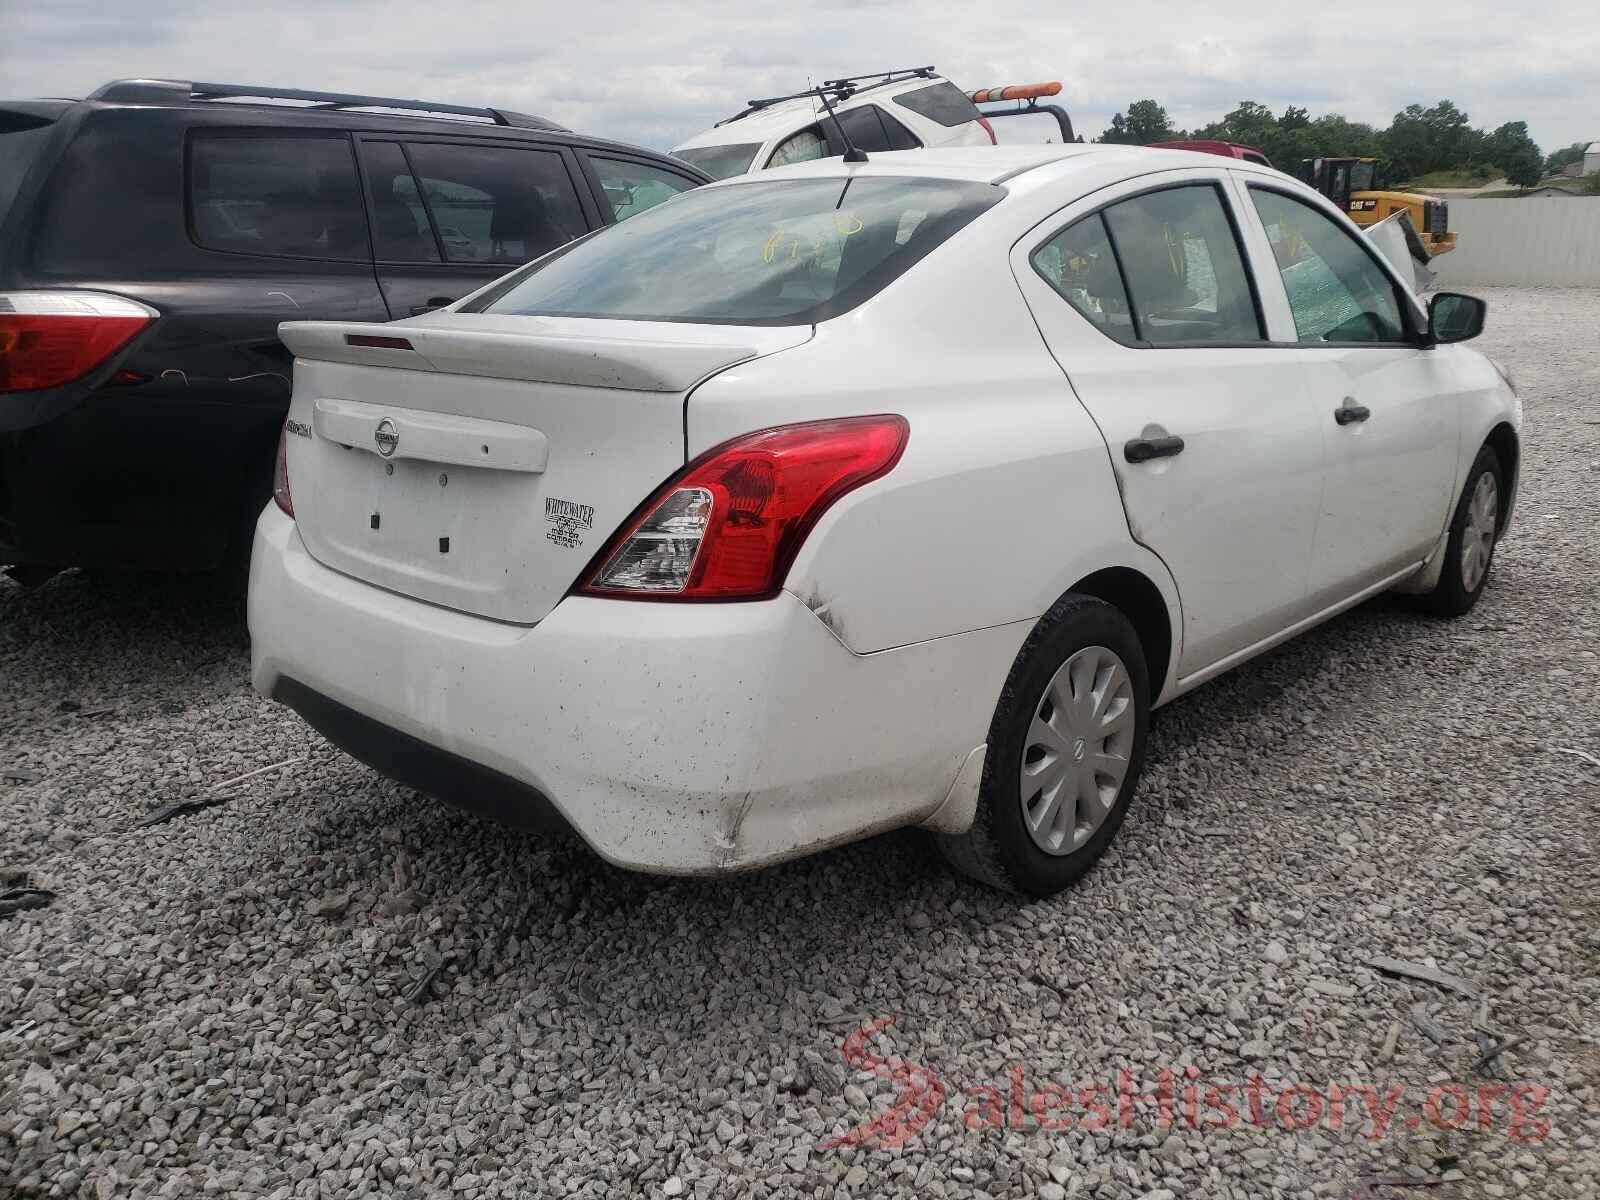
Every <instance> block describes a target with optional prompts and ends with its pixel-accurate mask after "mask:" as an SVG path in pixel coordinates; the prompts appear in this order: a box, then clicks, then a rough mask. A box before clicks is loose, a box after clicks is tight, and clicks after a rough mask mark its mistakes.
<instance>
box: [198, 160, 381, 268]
mask: <svg viewBox="0 0 1600 1200" xmlns="http://www.w3.org/2000/svg"><path fill="white" fill-rule="evenodd" d="M189 220H190V228H191V229H192V230H193V233H194V239H195V241H196V242H197V243H199V244H200V245H202V246H205V247H207V248H208V249H211V250H231V251H234V252H236V253H243V254H272V255H283V256H286V257H293V258H322V259H336V260H338V261H341V262H352V261H362V262H365V261H368V259H369V251H368V249H367V223H366V220H365V218H364V217H363V216H362V212H361V188H360V186H359V185H358V184H357V182H356V161H355V155H354V154H353V153H352V152H351V149H350V140H349V139H348V138H345V137H248V136H240V135H237V134H232V135H228V134H212V133H199V134H196V135H195V137H194V140H193V141H192V142H191V143H190V147H189Z"/></svg>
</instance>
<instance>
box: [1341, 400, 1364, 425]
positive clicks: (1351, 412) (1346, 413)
mask: <svg viewBox="0 0 1600 1200" xmlns="http://www.w3.org/2000/svg"><path fill="white" fill-rule="evenodd" d="M1371 415H1372V410H1371V409H1370V408H1368V407H1367V406H1366V405H1364V404H1352V403H1350V401H1348V400H1346V401H1345V402H1344V403H1343V404H1341V405H1340V406H1339V407H1338V408H1336V409H1334V410H1333V419H1334V420H1335V421H1337V422H1338V423H1339V424H1340V425H1354V424H1355V423H1356V422H1358V421H1365V420H1366V419H1367V418H1368V417H1370V416H1371Z"/></svg>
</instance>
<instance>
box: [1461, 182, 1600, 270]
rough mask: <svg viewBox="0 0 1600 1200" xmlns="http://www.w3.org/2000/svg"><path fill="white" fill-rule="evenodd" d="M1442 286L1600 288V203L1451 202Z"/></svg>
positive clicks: (1544, 199)
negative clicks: (1452, 237) (1452, 234)
mask: <svg viewBox="0 0 1600 1200" xmlns="http://www.w3.org/2000/svg"><path fill="white" fill-rule="evenodd" d="M1450 228H1451V229H1454V230H1455V231H1456V233H1457V235H1458V237H1457V243H1456V248H1455V249H1454V250H1452V251H1451V252H1450V253H1449V254H1445V255H1441V256H1440V257H1439V258H1438V259H1436V260H1435V261H1434V262H1433V263H1431V264H1430V265H1431V266H1432V267H1433V269H1434V270H1435V271H1437V272H1438V274H1439V286H1440V287H1441V288H1448V287H1452V286H1455V285H1458V284H1459V285H1462V286H1469V285H1471V284H1480V285H1483V286H1489V285H1492V284H1501V285H1509V286H1514V287H1600V197H1595V198H1593V199H1591V198H1589V197H1586V196H1530V197H1527V198H1526V199H1520V200H1519V199H1514V198H1509V197H1508V198H1505V199H1499V200H1457V199H1451V200H1450Z"/></svg>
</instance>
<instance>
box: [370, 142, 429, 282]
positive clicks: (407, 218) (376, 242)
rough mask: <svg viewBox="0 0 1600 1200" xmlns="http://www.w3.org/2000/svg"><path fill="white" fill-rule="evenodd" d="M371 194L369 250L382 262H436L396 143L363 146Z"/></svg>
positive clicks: (425, 212) (417, 198)
mask: <svg viewBox="0 0 1600 1200" xmlns="http://www.w3.org/2000/svg"><path fill="white" fill-rule="evenodd" d="M361 162H362V165H363V166H365V167H366V169H367V187H368V188H369V189H370V190H371V192H372V248H373V252H374V253H375V254H376V255H377V257H378V259H379V261H381V262H438V261H439V247H438V245H437V244H436V243H435V242H434V240H433V231H432V229H430V228H429V227H428V210H427V209H426V208H424V207H423V206H422V192H421V191H420V190H419V189H418V187H417V181H416V179H415V177H413V176H412V174H411V168H410V166H408V165H407V163H406V156H405V154H404V153H403V152H402V151H401V149H400V145H399V143H398V142H363V143H362V146H361Z"/></svg>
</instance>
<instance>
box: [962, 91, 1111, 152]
mask: <svg viewBox="0 0 1600 1200" xmlns="http://www.w3.org/2000/svg"><path fill="white" fill-rule="evenodd" d="M1060 94H1061V84H1060V82H1059V81H1057V80H1052V81H1050V82H1049V83H1012V84H1007V85H1005V86H1003V87H989V88H977V89H976V90H974V91H970V92H968V93H967V99H968V100H971V101H972V103H973V104H974V105H982V104H996V103H1000V102H1003V101H1006V100H1015V101H1016V102H1017V107H1016V108H979V109H978V112H979V114H980V115H982V116H985V117H988V118H989V119H990V120H993V119H994V118H995V117H1026V116H1036V115H1038V114H1041V113H1043V114H1045V115H1047V116H1051V117H1054V118H1055V120H1056V126H1057V128H1059V129H1060V130H1061V141H1062V142H1063V143H1067V142H1081V141H1083V138H1082V137H1080V136H1078V135H1077V134H1075V133H1073V131H1072V118H1071V117H1069V116H1068V115H1067V110H1066V109H1064V108H1062V107H1061V106H1060V105H1059V104H1040V103H1039V101H1040V99H1042V98H1043V97H1046V96H1057V95H1060Z"/></svg>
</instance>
